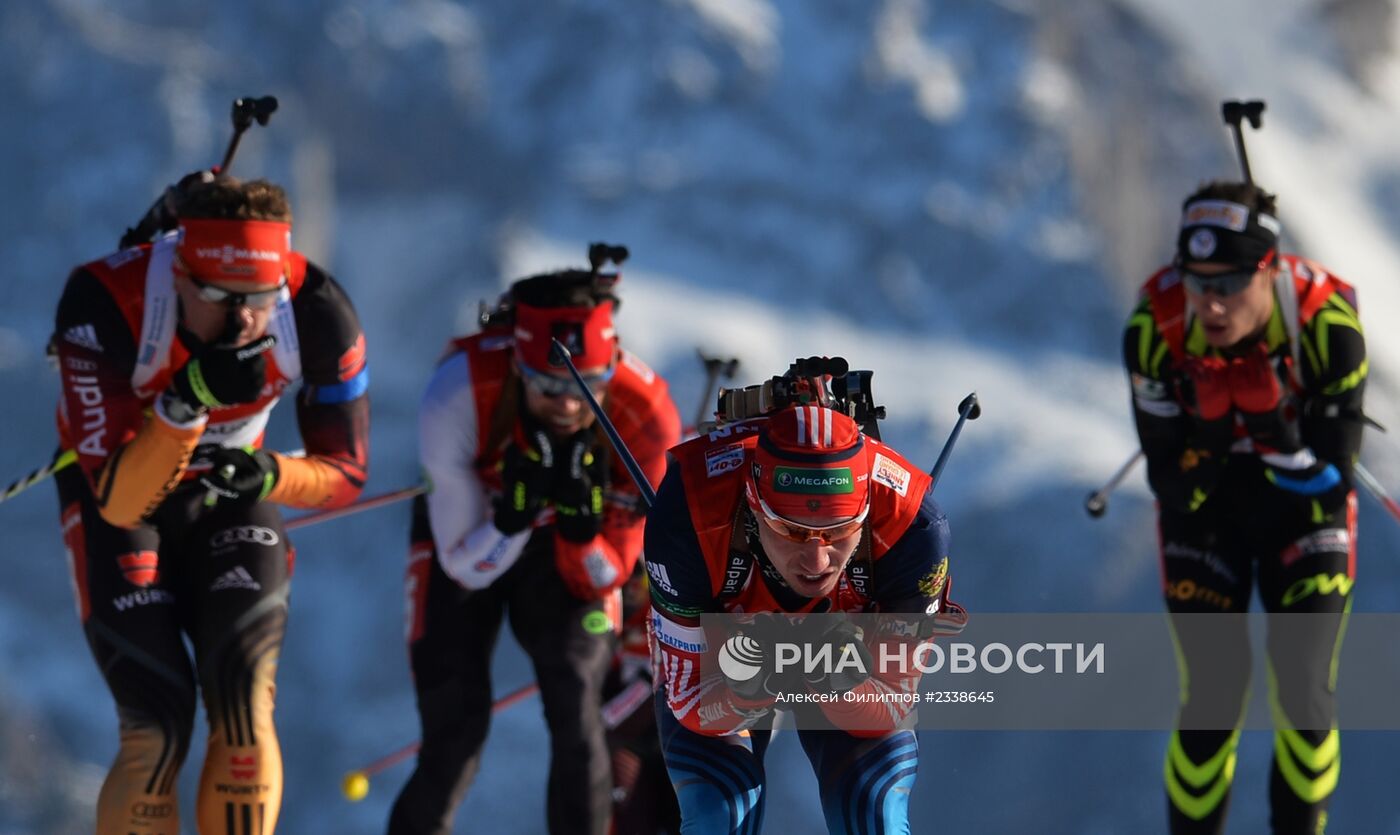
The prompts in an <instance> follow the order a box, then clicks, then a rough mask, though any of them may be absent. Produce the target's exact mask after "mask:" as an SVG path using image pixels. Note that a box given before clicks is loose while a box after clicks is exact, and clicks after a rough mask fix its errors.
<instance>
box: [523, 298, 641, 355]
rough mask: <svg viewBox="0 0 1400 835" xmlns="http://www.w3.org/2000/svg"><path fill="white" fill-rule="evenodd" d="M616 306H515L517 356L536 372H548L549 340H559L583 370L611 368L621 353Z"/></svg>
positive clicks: (600, 303) (604, 304)
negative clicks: (614, 324) (618, 352)
mask: <svg viewBox="0 0 1400 835" xmlns="http://www.w3.org/2000/svg"><path fill="white" fill-rule="evenodd" d="M612 312H613V303H612V302H611V301H602V302H599V303H598V305H597V306H595V307H535V306H533V305H528V304H519V303H517V304H516V306H515V357H516V359H517V360H519V361H520V363H521V365H524V366H526V367H528V368H531V369H533V370H535V371H548V370H549V369H551V368H554V367H555V366H552V365H551V364H550V362H549V341H550V340H551V339H557V340H559V341H560V342H561V343H563V345H564V347H565V348H568V349H569V353H571V354H573V357H574V365H576V366H578V368H579V369H581V370H582V369H594V368H607V367H608V366H610V365H612V362H613V357H614V355H615V354H616V353H617V331H616V329H614V328H613V318H612Z"/></svg>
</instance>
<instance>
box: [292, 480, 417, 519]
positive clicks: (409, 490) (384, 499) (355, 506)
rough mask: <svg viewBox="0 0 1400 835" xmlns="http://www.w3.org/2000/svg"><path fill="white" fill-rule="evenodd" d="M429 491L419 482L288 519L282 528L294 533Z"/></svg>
mask: <svg viewBox="0 0 1400 835" xmlns="http://www.w3.org/2000/svg"><path fill="white" fill-rule="evenodd" d="M430 490H432V485H430V484H428V483H427V482H420V483H418V484H415V485H413V486H412V487H404V488H403V489H401V490H395V491H393V492H392V493H382V494H380V495H378V496H371V497H370V498H368V499H360V500H359V501H358V502H354V503H352V504H348V505H345V506H344V507H337V508H334V509H332V510H319V511H317V512H315V513H308V514H306V515H304V516H298V517H296V518H295V519H288V520H287V521H286V523H285V524H284V525H283V527H284V528H286V529H287V530H289V531H294V530H296V529H297V528H304V527H306V526H307V525H317V524H320V523H321V522H329V521H331V520H332V519H339V518H340V517H342V516H349V515H351V514H353V513H360V512H361V511H365V510H374V509H375V508H377V507H384V506H385V505H391V504H394V503H395V502H401V501H403V500H405V499H411V498H413V497H414V496H421V495H423V494H424V493H427V492H429V491H430Z"/></svg>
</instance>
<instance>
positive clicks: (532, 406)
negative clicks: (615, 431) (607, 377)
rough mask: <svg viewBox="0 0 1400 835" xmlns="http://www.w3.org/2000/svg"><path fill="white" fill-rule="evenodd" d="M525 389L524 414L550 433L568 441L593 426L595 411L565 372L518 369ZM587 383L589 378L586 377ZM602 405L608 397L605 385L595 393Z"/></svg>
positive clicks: (517, 366)
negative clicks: (571, 436)
mask: <svg viewBox="0 0 1400 835" xmlns="http://www.w3.org/2000/svg"><path fill="white" fill-rule="evenodd" d="M516 369H517V370H519V372H520V376H521V377H522V378H523V379H524V381H525V385H524V386H523V387H524V389H525V411H527V412H529V413H530V416H531V417H533V418H535V420H538V421H539V422H541V423H543V424H544V425H545V426H546V427H547V428H548V429H549V431H550V432H552V433H553V434H555V435H557V436H559V437H561V438H562V437H566V436H568V435H572V434H574V433H576V432H580V431H582V430H584V429H587V428H588V427H590V426H592V425H593V410H592V409H590V408H588V403H587V402H586V401H585V400H584V399H583V395H582V394H580V393H579V391H578V388H577V387H576V384H575V383H574V381H573V378H572V377H571V376H570V375H569V372H568V370H566V369H550V370H548V371H535V370H533V369H522V368H521V367H520V365H519V364H517V365H516ZM584 376H585V379H587V378H588V376H589V375H587V374H585V375H584ZM592 391H593V396H594V397H596V398H598V402H599V403H600V404H601V403H602V402H603V400H604V398H605V397H606V396H607V386H606V384H603V385H600V386H598V387H596V388H593V389H592Z"/></svg>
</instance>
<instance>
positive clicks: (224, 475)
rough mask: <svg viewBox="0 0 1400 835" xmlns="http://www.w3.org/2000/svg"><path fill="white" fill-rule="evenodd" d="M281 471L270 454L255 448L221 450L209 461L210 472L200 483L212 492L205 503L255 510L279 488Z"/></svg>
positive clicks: (201, 477)
mask: <svg viewBox="0 0 1400 835" xmlns="http://www.w3.org/2000/svg"><path fill="white" fill-rule="evenodd" d="M280 476H281V471H280V469H279V468H278V466H277V459H276V458H273V457H272V454H271V453H268V452H265V451H263V450H261V449H253V448H252V447H243V448H241V449H232V448H230V447H220V448H219V449H218V450H216V451H215V452H214V454H213V455H211V456H210V457H209V471H208V472H206V473H205V474H204V475H202V476H200V477H199V483H200V484H203V485H204V486H205V488H207V489H208V490H209V494H208V496H207V497H206V498H205V500H204V503H205V504H206V505H209V506H213V505H214V504H216V503H218V502H224V503H227V504H231V505H233V506H234V507H252V506H253V505H255V504H257V503H258V502H260V501H262V500H263V499H265V498H267V494H268V493H271V492H272V488H273V487H276V486H277V479H278V478H279V477H280Z"/></svg>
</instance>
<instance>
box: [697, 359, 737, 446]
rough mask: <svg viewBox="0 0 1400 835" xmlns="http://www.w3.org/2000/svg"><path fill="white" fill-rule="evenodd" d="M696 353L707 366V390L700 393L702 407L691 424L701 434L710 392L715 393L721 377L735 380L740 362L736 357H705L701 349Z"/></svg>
mask: <svg viewBox="0 0 1400 835" xmlns="http://www.w3.org/2000/svg"><path fill="white" fill-rule="evenodd" d="M695 353H696V354H697V355H699V357H700V362H702V363H704V365H705V390H704V391H703V392H701V393H700V407H699V408H698V409H696V410H695V420H694V422H692V423H691V426H694V427H695V431H696V432H699V431H700V424H701V423H703V422H704V421H705V418H706V416H707V414H708V407H709V405H710V392H712V391H714V388H715V383H717V382H719V379H720V378H721V377H723V378H724V379H726V380H732V379H734V375H735V374H737V373H738V372H739V360H738V358H736V357H729V358H727V359H726V358H723V357H709V356H705V352H704V351H703V350H701V349H699V348H697V349H695Z"/></svg>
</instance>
